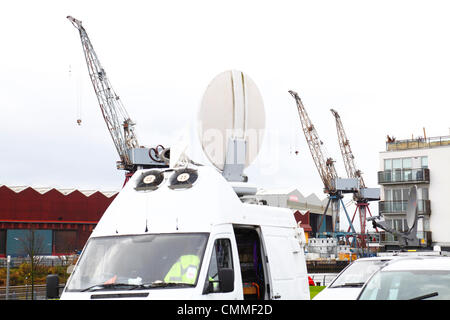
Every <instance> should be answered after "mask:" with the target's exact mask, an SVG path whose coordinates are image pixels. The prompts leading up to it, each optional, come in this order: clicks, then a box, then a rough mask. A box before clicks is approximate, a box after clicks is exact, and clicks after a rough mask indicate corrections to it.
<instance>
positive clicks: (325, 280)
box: [308, 273, 338, 286]
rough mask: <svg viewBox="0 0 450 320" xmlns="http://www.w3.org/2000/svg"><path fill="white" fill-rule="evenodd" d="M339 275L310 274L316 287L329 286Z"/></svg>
mask: <svg viewBox="0 0 450 320" xmlns="http://www.w3.org/2000/svg"><path fill="white" fill-rule="evenodd" d="M337 275H338V273H309V274H308V276H310V277H311V279H312V280H313V281H314V283H315V284H316V286H328V285H329V284H330V283H331V282H332V281H333V280H334V278H336V276H337Z"/></svg>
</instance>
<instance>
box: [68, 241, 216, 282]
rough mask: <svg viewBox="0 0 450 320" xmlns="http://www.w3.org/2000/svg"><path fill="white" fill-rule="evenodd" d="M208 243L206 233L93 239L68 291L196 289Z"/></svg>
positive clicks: (73, 274)
mask: <svg viewBox="0 0 450 320" xmlns="http://www.w3.org/2000/svg"><path fill="white" fill-rule="evenodd" d="M207 241H208V234H207V233H190V234H189V233H184V234H148V235H127V236H114V237H97V238H91V239H90V240H89V241H88V243H87V245H86V248H85V250H84V252H83V254H82V255H81V257H80V260H79V262H78V264H77V266H76V268H75V269H74V271H73V273H72V276H71V278H70V280H69V283H68V284H67V288H66V290H67V291H94V290H104V289H108V290H111V289H121V290H124V289H125V290H126V289H136V288H150V287H152V288H153V287H163V286H164V284H167V286H168V285H169V284H170V286H171V287H176V286H179V287H182V286H186V285H190V286H194V285H195V284H196V283H197V276H198V274H199V271H200V270H199V268H200V265H201V261H202V259H203V254H204V251H205V247H206V243H207ZM182 259H184V260H182ZM181 265H182V266H181ZM180 266H181V268H180ZM180 270H184V271H185V272H186V271H187V273H186V274H187V276H183V278H182V277H181V274H180V273H181V272H182V271H180ZM176 273H178V274H176Z"/></svg>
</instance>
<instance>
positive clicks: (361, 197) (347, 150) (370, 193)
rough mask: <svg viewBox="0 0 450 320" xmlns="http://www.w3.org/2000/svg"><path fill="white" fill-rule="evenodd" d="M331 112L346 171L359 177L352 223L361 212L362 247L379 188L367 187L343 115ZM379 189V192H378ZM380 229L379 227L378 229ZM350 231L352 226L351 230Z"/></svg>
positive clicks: (377, 198) (354, 196)
mask: <svg viewBox="0 0 450 320" xmlns="http://www.w3.org/2000/svg"><path fill="white" fill-rule="evenodd" d="M330 111H331V113H332V114H333V116H334V118H335V120H336V130H337V136H338V141H339V147H340V149H341V154H342V158H343V160H344V165H345V171H347V176H348V177H349V178H354V179H358V182H359V188H358V190H357V191H356V192H355V193H354V194H353V199H354V200H355V201H356V209H355V212H354V214H353V217H352V223H353V220H354V219H355V216H356V213H357V212H358V213H359V220H360V224H361V231H360V232H361V234H360V236H359V238H360V246H361V247H362V248H365V247H366V236H367V235H366V234H365V230H366V218H367V212H368V213H369V214H370V216H371V217H372V213H371V212H370V209H369V201H371V200H379V199H380V197H379V189H378V188H366V184H365V182H364V179H363V177H362V172H361V170H358V169H356V166H355V161H354V159H355V157H354V155H353V152H352V149H351V147H350V141H349V139H348V138H347V135H346V133H345V130H344V126H343V124H342V121H341V117H340V115H339V113H338V112H337V111H336V110H334V109H330ZM377 190H378V193H377ZM376 230H377V231H378V229H376ZM348 231H350V228H349V230H348Z"/></svg>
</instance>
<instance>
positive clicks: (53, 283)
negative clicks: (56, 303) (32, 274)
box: [46, 274, 59, 299]
mask: <svg viewBox="0 0 450 320" xmlns="http://www.w3.org/2000/svg"><path fill="white" fill-rule="evenodd" d="M46 295H47V299H57V298H59V278H58V275H57V274H49V275H48V276H47V278H46Z"/></svg>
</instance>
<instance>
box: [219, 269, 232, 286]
mask: <svg viewBox="0 0 450 320" xmlns="http://www.w3.org/2000/svg"><path fill="white" fill-rule="evenodd" d="M219 279H220V282H219V285H220V291H221V292H231V291H233V290H234V270H233V269H231V268H223V269H220V270H219Z"/></svg>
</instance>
